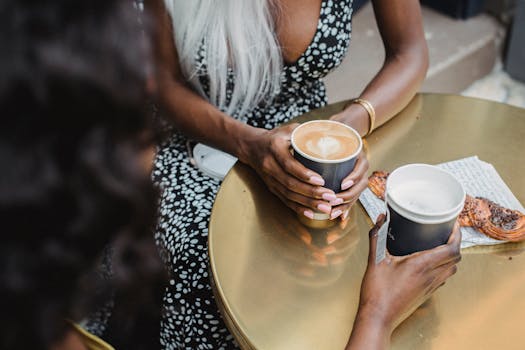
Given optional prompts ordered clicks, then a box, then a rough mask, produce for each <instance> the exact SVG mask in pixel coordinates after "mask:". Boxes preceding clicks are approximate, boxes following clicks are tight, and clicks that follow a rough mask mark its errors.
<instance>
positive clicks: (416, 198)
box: [386, 164, 465, 255]
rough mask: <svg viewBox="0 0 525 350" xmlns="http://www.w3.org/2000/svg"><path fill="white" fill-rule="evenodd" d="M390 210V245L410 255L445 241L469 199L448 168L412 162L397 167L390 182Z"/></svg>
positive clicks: (397, 250)
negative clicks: (443, 168) (447, 170)
mask: <svg viewBox="0 0 525 350" xmlns="http://www.w3.org/2000/svg"><path fill="white" fill-rule="evenodd" d="M386 202H387V207H388V210H389V211H390V223H389V230H388V239H387V249H388V251H389V252H390V253H391V254H392V255H407V254H412V253H414V252H418V251H422V250H427V249H432V248H434V247H437V246H439V245H441V244H445V243H446V242H447V241H448V238H449V237H450V234H451V233H452V229H453V228H454V224H455V222H456V220H457V217H458V215H459V213H461V210H462V209H463V206H464V203H465V190H464V189H463V186H461V184H460V183H459V182H458V181H457V180H456V178H455V177H454V176H453V175H451V174H450V173H448V172H446V171H445V170H442V169H439V168H438V167H435V166H432V165H427V164H408V165H405V166H402V167H400V168H398V169H396V170H394V171H393V172H392V173H391V174H390V175H389V177H388V180H387V184H386Z"/></svg>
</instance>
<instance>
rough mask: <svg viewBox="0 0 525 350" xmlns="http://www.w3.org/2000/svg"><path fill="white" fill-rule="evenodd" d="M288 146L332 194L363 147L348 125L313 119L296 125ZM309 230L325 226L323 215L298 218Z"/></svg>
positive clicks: (327, 216)
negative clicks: (310, 227)
mask: <svg viewBox="0 0 525 350" xmlns="http://www.w3.org/2000/svg"><path fill="white" fill-rule="evenodd" d="M291 143H292V148H293V151H294V152H293V153H294V157H295V159H297V160H298V161H299V162H300V163H301V164H302V165H304V166H305V167H307V168H308V169H311V170H313V171H315V172H316V173H318V174H319V175H321V177H322V178H323V180H324V182H325V185H324V187H326V188H329V189H331V190H332V191H334V192H335V193H338V192H340V191H341V182H342V181H343V179H344V178H345V177H347V176H348V174H350V173H351V172H352V170H354V167H355V163H356V161H357V156H358V155H359V153H360V152H361V149H362V148H363V142H362V140H361V136H360V135H359V133H358V132H357V131H356V130H354V129H353V128H351V127H350V126H348V125H346V124H343V123H340V122H336V121H332V120H313V121H309V122H306V123H303V124H301V125H299V126H298V127H297V128H295V130H294V131H293V132H292V136H291ZM300 219H301V222H303V223H304V224H306V225H308V226H312V227H322V226H325V225H324V224H323V223H321V221H329V219H330V216H329V215H328V214H326V213H320V212H315V213H314V219H313V220H311V219H308V218H306V217H304V218H303V217H300Z"/></svg>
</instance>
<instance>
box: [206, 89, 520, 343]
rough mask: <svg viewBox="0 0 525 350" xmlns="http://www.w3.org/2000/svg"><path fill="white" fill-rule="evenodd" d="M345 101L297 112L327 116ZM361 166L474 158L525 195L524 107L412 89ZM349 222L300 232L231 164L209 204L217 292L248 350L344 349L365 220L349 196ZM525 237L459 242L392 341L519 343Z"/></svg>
mask: <svg viewBox="0 0 525 350" xmlns="http://www.w3.org/2000/svg"><path fill="white" fill-rule="evenodd" d="M343 105H344V103H337V104H333V105H329V106H327V107H325V108H322V109H319V110H315V111H312V112H310V113H309V114H307V115H305V116H303V117H301V118H299V120H300V121H306V120H310V119H321V118H327V117H329V116H330V115H332V114H333V113H335V112H337V111H339V110H340V109H341V108H342V106H343ZM365 146H366V148H365V149H366V151H367V154H368V159H369V162H370V169H369V172H371V171H372V170H376V169H385V170H393V169H394V168H396V167H397V166H400V165H402V164H406V163H416V162H418V163H430V164H437V163H441V162H445V161H450V160H455V159H460V158H464V157H468V156H472V155H477V156H479V158H480V159H481V160H484V161H486V162H489V163H492V164H493V165H494V166H495V168H496V170H497V171H498V172H499V174H500V175H501V177H502V178H503V180H504V181H505V182H506V183H507V185H508V186H509V187H510V189H511V190H512V192H513V193H514V194H515V195H516V197H517V198H518V200H519V201H520V202H521V203H525V162H524V161H525V157H524V156H523V152H524V151H525V109H520V108H516V107H512V106H509V105H505V104H501V103H496V102H490V101H486V100H480V99H474V98H467V97H462V96H456V95H440V94H418V95H416V97H415V98H414V99H413V100H412V101H411V103H410V104H409V105H408V106H407V107H406V108H405V109H404V110H403V111H402V112H401V113H400V114H399V115H398V116H397V117H396V118H394V119H393V120H391V121H390V122H388V123H387V124H385V125H384V126H382V127H380V128H379V129H377V130H376V131H375V132H374V133H373V134H372V135H370V136H369V137H367V138H366V142H365ZM350 215H351V216H350V220H349V221H348V224H347V225H346V227H341V226H340V225H338V226H335V227H333V228H331V229H325V230H313V229H307V228H305V227H304V226H302V225H301V224H299V223H298V221H297V219H296V215H295V214H294V213H293V212H291V211H290V210H289V209H287V208H286V207H285V206H284V205H283V204H281V203H280V201H279V200H278V199H277V198H276V197H274V196H273V195H272V194H271V193H269V191H268V190H267V189H266V188H265V186H264V184H263V183H262V182H261V181H260V180H259V179H258V177H257V175H256V174H255V172H254V171H253V170H251V169H249V168H248V167H246V166H244V165H242V164H237V165H236V166H235V167H234V168H233V169H232V171H231V172H230V173H229V174H228V176H227V177H226V178H225V180H224V182H223V184H222V187H221V189H220V191H219V193H218V195H217V198H216V202H215V204H214V207H213V210H212V215H211V221H210V227H209V228H210V230H209V241H208V243H209V254H210V262H211V270H212V275H213V283H214V292H215V293H216V297H217V301H218V304H219V306H220V308H221V311H222V313H223V315H224V316H225V320H226V322H227V324H228V326H229V328H230V330H231V331H232V333H233V334H234V335H235V337H236V339H237V340H238V341H239V343H240V344H241V346H242V347H243V348H245V349H251V348H253V349H270V350H277V349H287V350H291V349H302V350H305V349H343V348H344V346H345V344H346V341H347V339H348V336H349V334H350V331H351V329H352V322H353V319H354V315H355V312H356V308H357V302H358V297H359V287H360V283H361V278H362V275H363V273H364V270H365V267H366V261H367V254H368V236H367V234H368V231H369V229H370V227H371V226H372V222H371V220H370V219H369V218H368V216H367V215H366V212H365V211H364V209H363V208H362V206H361V205H360V204H358V205H355V206H354V207H353V209H352V211H351V214H350ZM524 250H525V244H522V243H515V244H509V243H507V244H502V245H498V246H493V247H473V248H469V249H466V250H463V259H462V261H461V262H460V264H459V266H458V267H459V268H458V272H457V274H456V275H454V276H453V277H452V278H451V279H449V280H448V281H447V283H446V284H445V285H444V286H443V287H442V288H440V289H439V290H438V291H437V292H436V293H435V294H434V295H433V296H432V298H431V299H430V300H429V301H428V302H427V303H425V304H424V305H423V306H422V307H421V308H419V309H418V310H417V311H416V312H415V313H414V314H413V315H412V316H410V317H409V318H408V319H407V320H406V321H405V322H404V323H403V324H401V326H400V327H398V329H397V330H396V331H395V332H394V334H393V337H392V349H403V350H407V349H418V350H425V349H447V350H451V349H477V350H481V349H507V350H510V349H525V331H524V330H523V329H524V323H525V256H524V254H523V251H524Z"/></svg>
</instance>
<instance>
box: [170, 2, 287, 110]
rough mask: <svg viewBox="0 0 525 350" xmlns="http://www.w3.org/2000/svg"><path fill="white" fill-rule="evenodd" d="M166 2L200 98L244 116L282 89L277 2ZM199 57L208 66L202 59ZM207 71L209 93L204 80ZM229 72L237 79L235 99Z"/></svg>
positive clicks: (183, 65)
mask: <svg viewBox="0 0 525 350" xmlns="http://www.w3.org/2000/svg"><path fill="white" fill-rule="evenodd" d="M164 2H165V5H166V9H167V10H168V12H169V13H170V15H171V18H172V21H173V31H174V40H175V45H176V48H177V51H178V55H179V59H180V65H181V69H182V72H183V74H184V76H185V78H186V79H187V80H188V82H189V83H190V84H191V85H192V86H193V88H194V89H195V90H196V91H197V92H198V93H199V94H201V95H202V96H203V97H206V98H207V99H209V101H210V102H211V103H213V104H214V105H215V106H217V107H218V108H220V109H221V110H223V111H225V112H226V113H228V114H230V115H234V114H237V115H242V114H244V113H245V112H246V111H248V110H250V109H251V108H253V107H255V106H256V105H257V104H258V103H260V102H261V101H263V100H265V99H269V98H271V96H272V95H274V94H275V93H277V92H278V91H279V86H280V77H281V71H282V67H283V59H282V54H281V49H280V47H279V44H278V41H277V38H276V34H275V21H274V18H273V16H272V10H273V8H272V6H273V4H272V0H164ZM199 54H202V56H204V57H203V58H204V59H203V62H199V61H198V55H199ZM203 63H204V66H202V64H203ZM203 72H204V73H205V74H206V75H207V76H208V81H209V91H208V92H209V95H206V94H205V92H204V89H203V86H202V83H201V81H200V80H199V74H202V73H203ZM229 74H233V77H234V86H233V91H232V93H231V96H229V94H227V88H228V87H231V86H229V85H228V75H229Z"/></svg>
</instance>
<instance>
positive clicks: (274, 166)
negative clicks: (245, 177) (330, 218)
mask: <svg viewBox="0 0 525 350" xmlns="http://www.w3.org/2000/svg"><path fill="white" fill-rule="evenodd" d="M298 125H299V124H297V123H295V124H291V125H287V126H282V127H278V128H275V129H272V130H265V129H258V130H257V132H256V133H255V136H253V137H251V138H250V139H249V141H246V142H245V143H244V147H242V148H243V149H242V150H240V154H239V160H240V161H241V162H243V163H246V164H248V165H249V166H251V167H252V168H253V169H254V170H255V171H256V172H257V173H258V174H259V176H260V177H261V178H262V180H263V181H264V183H265V184H266V186H267V187H268V189H270V191H271V192H272V193H274V194H275V195H276V196H277V197H279V198H280V199H281V200H282V201H283V203H284V204H285V205H286V206H287V207H289V208H290V209H292V210H293V211H295V212H297V213H298V214H299V215H304V216H306V217H309V218H313V213H314V212H313V211H314V210H315V211H321V212H324V213H327V214H330V213H331V211H332V206H337V205H340V204H342V203H343V199H341V198H337V197H336V195H335V193H334V192H333V191H332V190H330V189H328V188H324V187H323V185H324V180H323V178H322V177H321V176H320V175H319V174H317V173H316V172H314V171H312V170H310V169H308V168H306V167H304V166H303V165H302V164H301V163H299V162H298V161H297V160H296V159H295V158H294V157H293V155H292V154H291V153H290V146H291V141H290V139H291V134H292V131H293V130H294V129H295V128H296V127H297V126H298Z"/></svg>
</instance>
